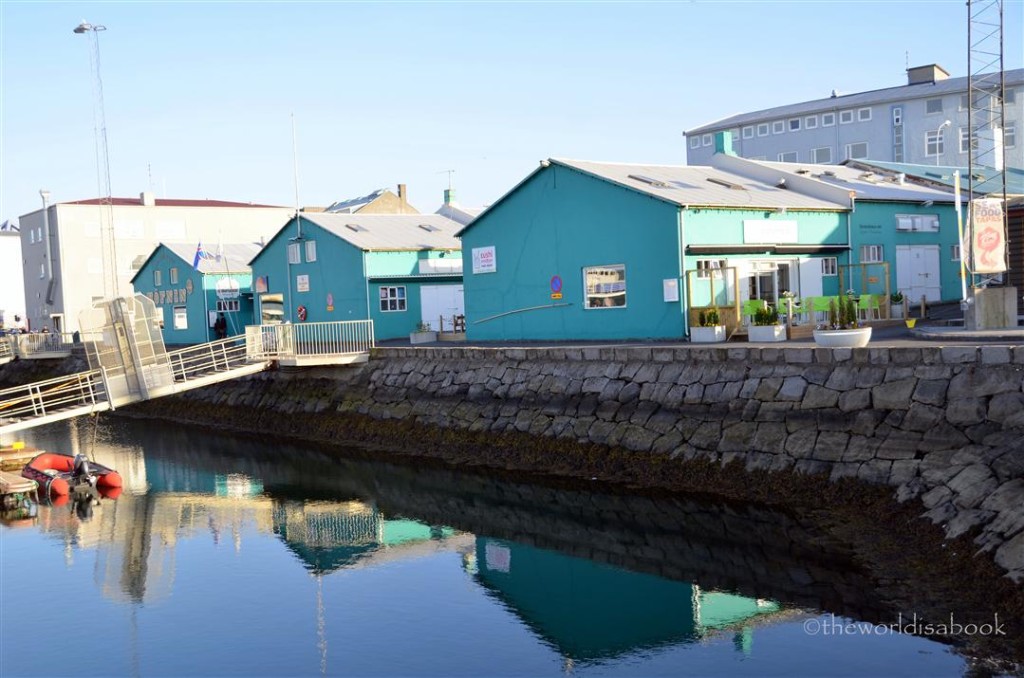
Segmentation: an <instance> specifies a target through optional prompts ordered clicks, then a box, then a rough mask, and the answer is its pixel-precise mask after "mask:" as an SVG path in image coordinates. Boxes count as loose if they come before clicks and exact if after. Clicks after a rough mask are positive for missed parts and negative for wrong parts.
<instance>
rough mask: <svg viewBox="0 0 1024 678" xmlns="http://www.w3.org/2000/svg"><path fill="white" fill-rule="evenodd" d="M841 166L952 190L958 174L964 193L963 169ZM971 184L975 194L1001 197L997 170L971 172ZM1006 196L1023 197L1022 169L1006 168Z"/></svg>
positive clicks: (866, 164) (901, 164) (878, 164)
mask: <svg viewBox="0 0 1024 678" xmlns="http://www.w3.org/2000/svg"><path fill="white" fill-rule="evenodd" d="M843 165H845V166H848V167H854V168H859V169H862V170H870V169H878V170H880V171H885V172H890V173H893V174H905V175H906V176H908V177H912V178H917V179H919V180H921V181H923V182H928V183H932V184H941V185H943V186H949V187H950V189H952V187H953V183H954V177H953V173H954V172H957V171H959V172H960V188H961V189H963V190H967V168H966V167H937V166H934V165H912V164H910V163H904V162H885V161H882V160H846V161H844V162H843ZM974 176H975V184H974V190H975V192H977V193H1002V192H1003V182H1002V179H1000V177H999V170H997V169H994V168H992V167H975V168H974ZM1006 193H1007V195H1024V169H1020V168H1018V167H1007V168H1006Z"/></svg>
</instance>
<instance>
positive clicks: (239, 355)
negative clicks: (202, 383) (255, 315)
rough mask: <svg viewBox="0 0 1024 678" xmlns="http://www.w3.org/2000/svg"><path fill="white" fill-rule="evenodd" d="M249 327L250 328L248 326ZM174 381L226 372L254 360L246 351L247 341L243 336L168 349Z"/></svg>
mask: <svg viewBox="0 0 1024 678" xmlns="http://www.w3.org/2000/svg"><path fill="white" fill-rule="evenodd" d="M247 329H248V328H247ZM167 357H168V359H170V363H171V370H172V372H173V374H174V381H176V382H182V381H188V380H190V379H195V378H196V377H201V376H205V375H208V374H211V373H213V372H224V371H227V370H230V369H234V368H236V367H242V366H244V365H248V364H250V363H251V362H252V360H251V359H250V357H249V356H248V355H247V353H246V342H245V341H243V338H242V337H241V336H237V337H228V338H227V339H219V340H217V341H211V342H210V343H208V344H199V345H197V346H189V347H188V348H183V349H180V350H178V351H168V353H167Z"/></svg>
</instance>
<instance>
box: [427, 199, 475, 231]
mask: <svg viewBox="0 0 1024 678" xmlns="http://www.w3.org/2000/svg"><path fill="white" fill-rule="evenodd" d="M483 211H484V208H483V207H463V206H462V205H460V204H458V203H455V202H449V203H445V204H444V205H441V206H440V207H438V208H437V211H436V212H434V214H440V215H441V216H442V217H448V218H449V219H451V220H452V221H457V222H458V223H460V224H462V225H463V226H465V225H466V224H468V223H469V222H471V221H473V220H474V219H476V218H477V217H478V216H480V213H481V212H483Z"/></svg>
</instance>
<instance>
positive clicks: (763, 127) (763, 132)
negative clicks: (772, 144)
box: [757, 122, 771, 137]
mask: <svg viewBox="0 0 1024 678" xmlns="http://www.w3.org/2000/svg"><path fill="white" fill-rule="evenodd" d="M770 132H771V125H769V124H768V123H766V122H759V123H757V136H759V137H766V136H768V134H769V133H770Z"/></svg>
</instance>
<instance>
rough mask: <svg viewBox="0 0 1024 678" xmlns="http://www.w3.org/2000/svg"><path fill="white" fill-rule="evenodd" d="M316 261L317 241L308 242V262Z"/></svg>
mask: <svg viewBox="0 0 1024 678" xmlns="http://www.w3.org/2000/svg"><path fill="white" fill-rule="evenodd" d="M314 261H316V240H307V241H306V262H307V263H311V262H314Z"/></svg>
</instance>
